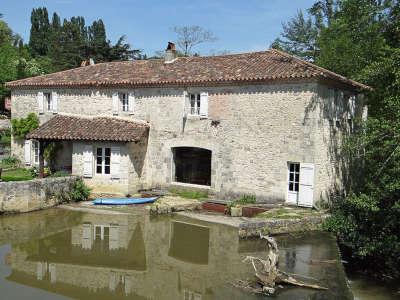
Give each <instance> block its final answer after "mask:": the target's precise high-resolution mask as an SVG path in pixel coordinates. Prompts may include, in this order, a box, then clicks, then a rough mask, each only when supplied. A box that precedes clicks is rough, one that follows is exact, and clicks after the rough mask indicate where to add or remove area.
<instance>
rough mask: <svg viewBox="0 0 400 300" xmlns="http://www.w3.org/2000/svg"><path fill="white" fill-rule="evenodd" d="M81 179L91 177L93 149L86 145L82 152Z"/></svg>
mask: <svg viewBox="0 0 400 300" xmlns="http://www.w3.org/2000/svg"><path fill="white" fill-rule="evenodd" d="M83 177H86V178H91V177H93V147H92V146H91V145H86V146H85V147H84V150H83Z"/></svg>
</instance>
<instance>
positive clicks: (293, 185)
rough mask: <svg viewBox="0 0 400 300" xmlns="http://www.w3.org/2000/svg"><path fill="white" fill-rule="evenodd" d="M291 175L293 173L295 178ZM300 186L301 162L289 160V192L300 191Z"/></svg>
mask: <svg viewBox="0 0 400 300" xmlns="http://www.w3.org/2000/svg"><path fill="white" fill-rule="evenodd" d="M292 166H293V168H292ZM291 175H293V179H291ZM296 175H297V176H296ZM299 187H300V163H299V162H292V161H290V162H288V192H290V193H298V192H299Z"/></svg>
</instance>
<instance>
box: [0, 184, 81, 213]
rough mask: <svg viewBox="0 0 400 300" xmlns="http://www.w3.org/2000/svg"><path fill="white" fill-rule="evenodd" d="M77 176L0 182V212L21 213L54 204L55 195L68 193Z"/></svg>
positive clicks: (58, 202)
mask: <svg viewBox="0 0 400 300" xmlns="http://www.w3.org/2000/svg"><path fill="white" fill-rule="evenodd" d="M78 178H79V177H78V176H65V177H47V178H42V179H32V180H27V181H9V182H0V213H21V212H29V211H34V210H39V209H44V208H49V207H53V206H56V205H58V204H60V203H61V202H62V199H59V198H58V197H57V196H58V195H61V194H63V193H69V192H70V191H71V188H72V185H73V184H74V183H75V182H76V180H78Z"/></svg>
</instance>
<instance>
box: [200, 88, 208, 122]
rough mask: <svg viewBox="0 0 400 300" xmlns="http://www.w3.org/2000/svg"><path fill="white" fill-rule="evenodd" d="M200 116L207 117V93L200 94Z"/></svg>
mask: <svg viewBox="0 0 400 300" xmlns="http://www.w3.org/2000/svg"><path fill="white" fill-rule="evenodd" d="M200 116H201V117H205V118H207V117H208V93H201V94H200Z"/></svg>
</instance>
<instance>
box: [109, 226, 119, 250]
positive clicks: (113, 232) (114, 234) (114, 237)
mask: <svg viewBox="0 0 400 300" xmlns="http://www.w3.org/2000/svg"><path fill="white" fill-rule="evenodd" d="M109 235H110V236H109V248H110V250H116V249H118V248H119V225H118V224H111V225H110V232H109Z"/></svg>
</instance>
